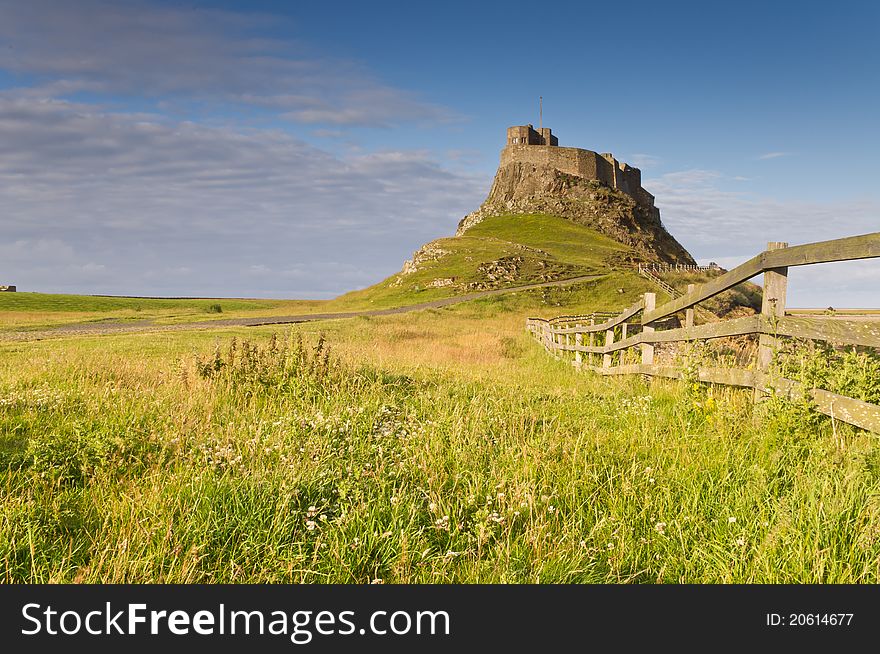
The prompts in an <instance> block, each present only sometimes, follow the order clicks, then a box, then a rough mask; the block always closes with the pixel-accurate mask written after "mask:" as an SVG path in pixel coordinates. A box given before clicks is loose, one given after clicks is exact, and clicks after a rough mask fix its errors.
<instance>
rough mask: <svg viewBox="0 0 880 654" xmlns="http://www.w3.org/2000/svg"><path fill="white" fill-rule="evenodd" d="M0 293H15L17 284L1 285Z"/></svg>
mask: <svg viewBox="0 0 880 654" xmlns="http://www.w3.org/2000/svg"><path fill="white" fill-rule="evenodd" d="M0 293H15V286H0Z"/></svg>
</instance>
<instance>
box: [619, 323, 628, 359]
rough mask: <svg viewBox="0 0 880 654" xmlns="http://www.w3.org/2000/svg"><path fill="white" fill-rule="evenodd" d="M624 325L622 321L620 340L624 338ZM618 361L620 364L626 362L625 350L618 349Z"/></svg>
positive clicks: (625, 325) (625, 324)
mask: <svg viewBox="0 0 880 654" xmlns="http://www.w3.org/2000/svg"><path fill="white" fill-rule="evenodd" d="M626 327H627V323H623V324H622V325H621V326H620V340H622V341H625V340H626ZM619 361H620V365H624V364H625V363H626V350H621V351H620V357H619Z"/></svg>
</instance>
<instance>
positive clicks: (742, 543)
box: [736, 538, 746, 547]
mask: <svg viewBox="0 0 880 654" xmlns="http://www.w3.org/2000/svg"><path fill="white" fill-rule="evenodd" d="M736 544H737V545H739V546H740V547H744V546H745V544H746V539H745V538H737V539H736Z"/></svg>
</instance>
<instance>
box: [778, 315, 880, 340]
mask: <svg viewBox="0 0 880 654" xmlns="http://www.w3.org/2000/svg"><path fill="white" fill-rule="evenodd" d="M762 331H764V332H765V333H768V334H774V333H775V334H776V335H778V336H792V337H794V338H809V339H814V340H819V341H828V342H829V343H835V344H838V345H866V346H868V347H880V320H838V319H836V318H818V317H817V318H795V317H790V316H786V317H784V318H777V319H776V321H775V323H774V322H773V321H770V322H765V323H764V324H763V325H762Z"/></svg>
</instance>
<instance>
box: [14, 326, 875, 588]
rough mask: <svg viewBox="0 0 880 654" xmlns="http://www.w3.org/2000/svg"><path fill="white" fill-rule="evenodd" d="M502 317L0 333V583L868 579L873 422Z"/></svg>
mask: <svg viewBox="0 0 880 654" xmlns="http://www.w3.org/2000/svg"><path fill="white" fill-rule="evenodd" d="M469 310H473V311H479V309H469ZM464 311H465V310H462V312H464ZM460 315H464V314H463V313H462V314H460ZM505 320H506V319H505ZM514 322H515V323H516V325H517V327H516V329H515V330H514V328H513V327H511V328H507V327H505V325H507V324H508V323H507V322H498V321H496V322H495V323H492V322H491V321H490V322H489V323H483V324H482V326H481V328H480V330H477V331H479V333H480V334H482V335H483V336H482V338H484V339H489V338H494V339H495V343H497V344H499V345H500V347H497V348H495V349H494V350H493V351H496V352H497V354H496V358H495V359H492V358H487V357H486V355H485V352H484V351H485V350H487V349H488V343H489V341H487V340H476V341H475V340H472V339H469V338H468V332H466V330H464V329H463V325H466V324H468V323H467V321H466V316H465V317H464V318H463V319H462V321H461V322H459V323H456V322H455V321H454V320H450V321H448V324H447V325H442V324H440V323H438V322H437V320H436V317H432V315H431V314H427V313H426V314H425V315H424V316H421V317H418V318H409V319H408V320H406V321H405V320H404V319H403V318H402V317H392V318H388V319H383V320H366V319H360V320H355V321H347V322H345V323H336V324H332V325H330V326H328V334H327V338H326V340H324V339H323V338H320V337H318V336H317V335H308V334H307V331H308V329H309V327H308V326H303V327H299V328H296V329H295V330H294V331H292V332H291V333H290V334H288V335H285V336H284V337H282V338H278V337H273V336H270V335H269V334H268V333H265V332H262V333H264V334H265V335H256V336H255V335H254V334H253V333H251V334H250V335H249V336H248V338H247V339H246V340H242V339H240V340H235V341H233V340H232V339H231V338H224V339H223V340H222V341H219V342H217V343H215V344H212V343H211V339H212V338H213V337H212V336H208V335H205V334H199V333H196V332H194V333H192V334H184V333H175V334H169V335H165V336H163V337H162V339H163V340H161V341H160V340H158V337H152V338H151V340H147V337H133V336H128V337H113V338H105V339H102V340H100V341H98V340H86V339H80V340H70V341H56V342H55V343H53V344H52V345H51V346H48V345H45V344H44V345H40V344H32V345H28V346H27V347H20V346H16V348H12V347H10V346H4V347H6V348H7V349H6V350H5V351H4V357H3V359H2V360H0V493H2V503H0V579H2V580H3V581H5V582H18V581H25V582H50V581H52V582H65V581H78V582H96V581H106V582H147V581H158V582H257V581H293V582H350V583H367V582H370V581H383V582H389V583H392V582H501V581H504V582H541V583H544V582H713V583H714V582H876V581H878V576H880V575H878V572H880V570H878V567H880V564H878V561H880V558H878V557H880V543H878V539H877V538H876V534H877V533H878V529H880V502H878V497H880V495H878V490H880V450H878V448H877V447H876V439H875V437H873V436H870V435H867V434H865V433H862V432H859V431H857V430H854V429H849V428H847V427H841V426H839V425H838V426H837V431H838V434H837V438H835V437H834V436H833V435H832V433H831V430H830V427H829V426H828V425H827V423H816V424H812V423H807V422H804V421H803V420H800V419H799V417H798V414H797V412H796V411H795V410H794V409H791V410H789V409H787V408H786V407H785V406H779V407H774V410H772V411H771V410H769V409H768V408H767V407H761V408H759V410H757V411H755V410H753V406H752V403H751V398H750V396H748V395H747V394H745V393H742V392H739V391H735V390H720V389H716V388H709V387H705V388H704V389H703V390H702V391H701V392H700V393H694V392H693V391H692V389H690V388H689V386H687V385H684V384H680V383H663V382H658V383H654V384H653V385H651V386H648V385H646V384H645V383H644V382H642V381H639V380H633V379H620V380H609V379H605V378H597V377H593V376H592V375H588V374H579V373H576V372H575V371H573V370H571V368H570V366H567V365H565V364H564V363H561V362H556V361H553V360H551V359H549V357H546V356H545V355H544V353H543V352H542V351H540V348H539V347H538V346H536V345H535V344H534V343H532V342H531V341H530V339H529V337H528V336H527V335H525V334H523V333H522V332H521V331H520V329H521V322H520V318H519V317H515V318H511V319H510V323H509V324H510V325H513V324H514ZM260 333H261V332H257V334H260ZM474 333H476V331H475V332H474ZM302 334H307V335H306V337H305V338H304V339H303V338H302ZM487 334H488V335H487ZM147 343H149V344H150V346H149V347H145V344H147ZM428 344H432V346H433V347H434V348H436V349H440V350H443V352H444V353H443V356H442V357H441V358H442V359H443V360H445V361H458V362H459V365H458V366H457V367H437V366H435V365H427V364H428V363H430V362H431V361H434V359H433V358H432V357H433V356H434V353H433V352H431V351H429V350H430V347H429V345H428ZM331 345H332V348H333V349H332V350H331V349H330V346H331ZM151 348H152V349H151ZM334 351H335V352H336V353H334ZM135 354H139V355H140V356H138V357H135ZM3 361H5V363H4V362H3Z"/></svg>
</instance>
